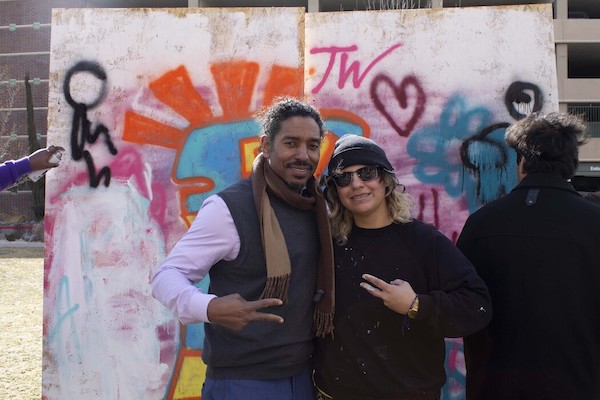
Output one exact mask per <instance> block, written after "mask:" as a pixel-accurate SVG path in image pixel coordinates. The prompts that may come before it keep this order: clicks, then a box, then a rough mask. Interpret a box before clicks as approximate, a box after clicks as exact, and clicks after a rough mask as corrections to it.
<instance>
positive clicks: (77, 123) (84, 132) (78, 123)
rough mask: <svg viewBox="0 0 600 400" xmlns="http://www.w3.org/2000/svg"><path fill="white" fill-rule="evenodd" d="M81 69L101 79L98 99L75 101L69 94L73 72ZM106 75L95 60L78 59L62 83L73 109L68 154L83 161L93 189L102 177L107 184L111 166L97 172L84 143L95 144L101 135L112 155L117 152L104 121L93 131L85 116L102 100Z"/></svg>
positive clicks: (106, 184)
mask: <svg viewBox="0 0 600 400" xmlns="http://www.w3.org/2000/svg"><path fill="white" fill-rule="evenodd" d="M80 72H85V73H89V74H92V75H93V76H94V77H96V78H97V79H99V80H100V81H102V89H101V91H100V93H99V96H98V98H97V99H96V100H95V101H94V102H92V103H90V104H85V103H78V102H76V101H75V100H74V99H73V97H72V96H71V80H72V78H73V76H74V75H75V74H77V73H80ZM106 78H107V77H106V72H105V71H104V69H103V68H102V67H101V66H100V65H99V64H98V63H95V62H91V61H80V62H78V63H77V64H75V65H74V66H73V67H72V68H71V69H70V70H69V71H68V72H67V74H66V76H65V80H64V84H63V92H64V95H65V99H66V100H67V103H69V105H70V106H71V107H72V108H73V123H72V127H71V156H72V158H73V160H75V161H79V160H81V159H82V158H83V159H84V160H85V162H86V164H87V168H88V174H89V177H90V186H91V187H93V188H95V187H98V186H99V185H100V182H101V181H102V179H104V186H106V187H108V185H110V175H111V173H110V168H109V167H107V166H106V167H103V168H102V169H100V171H99V172H98V173H96V166H95V164H94V159H93V158H92V155H91V153H90V152H89V151H88V150H86V149H85V145H86V144H88V143H89V144H93V143H96V141H97V140H98V137H99V136H100V135H102V136H103V137H104V143H105V144H106V147H107V148H108V151H109V152H110V153H111V154H112V155H113V156H114V155H116V154H117V152H118V151H117V148H116V147H115V145H114V144H113V142H112V140H111V138H110V135H109V131H108V128H107V127H106V126H104V124H102V123H100V124H98V125H97V126H96V128H95V129H94V131H93V133H92V132H91V128H92V124H91V122H90V120H89V119H88V118H87V111H88V110H90V109H92V108H94V107H96V106H97V105H98V104H100V103H101V102H102V100H103V99H104V96H105V94H106Z"/></svg>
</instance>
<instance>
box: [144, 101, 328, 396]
mask: <svg viewBox="0 0 600 400" xmlns="http://www.w3.org/2000/svg"><path fill="white" fill-rule="evenodd" d="M260 121H261V123H262V128H263V129H262V134H261V137H260V144H261V150H262V153H261V154H259V156H258V157H257V158H256V160H255V161H254V165H253V170H252V175H251V177H250V178H249V179H245V180H242V181H240V182H238V183H236V184H234V185H232V186H230V187H228V188H226V189H225V190H223V191H222V192H221V193H219V194H218V195H214V196H211V197H209V198H208V199H207V200H206V201H205V202H204V204H203V205H202V207H201V209H200V210H199V212H198V214H197V216H196V219H195V220H194V223H193V224H192V226H191V227H190V229H189V231H188V232H187V233H186V234H185V235H184V236H183V237H182V238H181V240H180V241H179V242H178V243H177V244H176V245H175V247H174V248H173V250H172V251H171V253H170V254H169V256H168V257H167V258H166V259H165V261H164V262H163V263H162V265H161V266H160V268H159V270H158V271H157V272H156V274H155V275H154V277H153V280H152V289H153V295H154V297H156V298H157V299H158V300H159V301H161V302H162V303H163V304H164V305H165V306H167V307H168V308H169V309H170V310H171V311H172V312H173V313H174V314H175V315H176V316H177V317H179V319H180V321H181V322H182V323H184V324H186V323H196V322H200V321H202V322H205V323H206V324H205V332H206V340H205V343H204V349H203V352H202V357H203V360H204V362H205V363H206V365H207V366H208V369H207V374H206V375H207V376H206V381H205V383H204V386H203V388H202V399H203V400H217V399H225V398H227V399H244V400H253V399H256V400H259V399H260V400H269V399H273V400H286V399H289V400H309V399H312V398H314V389H313V384H312V379H311V354H312V352H313V338H314V336H315V333H316V334H317V335H325V334H327V333H329V332H331V330H332V324H333V322H332V321H333V256H332V244H331V233H330V230H329V225H328V220H327V209H326V206H325V201H324V199H323V197H322V195H321V194H320V193H319V192H318V191H317V185H316V182H315V178H314V176H313V173H314V171H315V169H316V167H317V164H318V162H319V157H320V144H321V140H322V138H323V122H322V120H321V117H320V115H319V114H318V112H317V111H316V110H315V109H314V108H312V107H311V106H309V105H306V104H304V103H302V102H299V101H297V100H294V99H283V100H280V101H279V102H277V103H276V104H274V105H273V106H272V107H271V108H270V109H268V110H267V111H266V112H265V113H263V114H262V115H261V116H260ZM209 271H210V287H209V293H210V294H204V293H202V292H200V290H199V289H197V288H196V287H195V286H194V285H193V283H195V282H198V281H200V280H202V279H203V278H204V277H205V276H206V274H207V273H208V272H209ZM259 310H262V311H259ZM313 325H314V326H313ZM225 393H227V397H225V396H226V395H225Z"/></svg>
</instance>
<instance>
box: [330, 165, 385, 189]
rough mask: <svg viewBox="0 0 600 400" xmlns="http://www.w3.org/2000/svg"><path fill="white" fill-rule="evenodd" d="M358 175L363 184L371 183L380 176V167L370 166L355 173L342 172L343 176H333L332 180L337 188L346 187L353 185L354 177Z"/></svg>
mask: <svg viewBox="0 0 600 400" xmlns="http://www.w3.org/2000/svg"><path fill="white" fill-rule="evenodd" d="M354 174H356V175H358V177H359V178H360V180H361V181H363V182H369V181H372V180H373V179H375V178H377V177H378V176H379V167H378V166H376V165H368V166H366V167H362V168H359V169H357V170H356V171H353V172H342V173H341V174H333V175H332V179H333V182H334V183H335V185H336V186H337V187H345V186H348V185H349V184H350V183H352V176H353V175H354Z"/></svg>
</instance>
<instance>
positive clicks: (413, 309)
mask: <svg viewBox="0 0 600 400" xmlns="http://www.w3.org/2000/svg"><path fill="white" fill-rule="evenodd" d="M418 313H419V295H416V296H415V299H414V300H413V301H412V303H410V307H409V308H408V318H410V319H415V318H417V314H418Z"/></svg>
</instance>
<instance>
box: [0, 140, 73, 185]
mask: <svg viewBox="0 0 600 400" xmlns="http://www.w3.org/2000/svg"><path fill="white" fill-rule="evenodd" d="M62 151H65V149H63V148H62V147H60V146H49V147H46V148H44V149H39V150H36V151H34V152H33V153H31V154H30V155H28V156H27V157H23V158H20V159H18V160H16V161H15V160H9V161H6V162H5V163H3V164H0V190H4V189H6V188H7V187H9V186H11V185H14V184H15V183H17V181H18V180H19V179H20V178H21V177H22V176H23V175H25V174H29V173H31V172H33V171H41V170H45V169H48V168H55V167H58V162H53V160H52V157H53V156H54V155H55V154H56V153H59V154H60V152H62ZM59 159H60V158H59Z"/></svg>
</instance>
